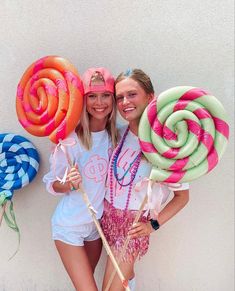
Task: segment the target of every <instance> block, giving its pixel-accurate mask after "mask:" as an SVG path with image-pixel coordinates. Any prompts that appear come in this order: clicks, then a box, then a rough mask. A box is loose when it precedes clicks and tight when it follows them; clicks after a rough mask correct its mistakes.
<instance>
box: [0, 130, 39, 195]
mask: <svg viewBox="0 0 235 291" xmlns="http://www.w3.org/2000/svg"><path fill="white" fill-rule="evenodd" d="M38 168H39V155H38V152H37V150H36V148H35V147H34V145H33V144H32V143H31V142H30V141H29V140H27V139H26V138H24V137H22V136H20V135H15V134H11V133H5V134H0V196H1V194H4V195H5V196H6V198H7V199H8V200H10V199H11V198H12V196H13V191H14V190H16V189H20V188H22V187H24V186H26V185H27V184H29V183H30V182H31V181H32V180H33V178H34V177H35V176H36V174H37V172H38Z"/></svg>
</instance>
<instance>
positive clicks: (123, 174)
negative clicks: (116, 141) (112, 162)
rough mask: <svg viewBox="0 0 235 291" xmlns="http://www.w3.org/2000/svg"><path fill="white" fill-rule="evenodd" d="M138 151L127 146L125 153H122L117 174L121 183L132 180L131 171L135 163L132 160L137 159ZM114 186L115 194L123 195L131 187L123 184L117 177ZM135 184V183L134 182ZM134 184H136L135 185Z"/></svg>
mask: <svg viewBox="0 0 235 291" xmlns="http://www.w3.org/2000/svg"><path fill="white" fill-rule="evenodd" d="M137 154H138V153H137V151H133V150H132V149H131V148H127V149H126V150H125V151H124V152H123V153H120V155H119V157H118V161H117V174H118V177H119V178H120V179H121V180H120V181H119V183H120V184H122V185H125V184H128V183H129V182H130V179H131V173H132V171H133V164H132V162H133V161H134V160H135V158H136V155H137ZM113 182H114V188H115V189H116V190H115V191H114V196H120V195H123V194H124V193H125V192H126V191H128V189H129V185H128V186H121V185H120V184H119V183H118V182H117V180H116V178H114V179H113ZM133 184H134V183H133ZM133 186H134V185H133Z"/></svg>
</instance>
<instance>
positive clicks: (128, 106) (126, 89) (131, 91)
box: [116, 78, 153, 132]
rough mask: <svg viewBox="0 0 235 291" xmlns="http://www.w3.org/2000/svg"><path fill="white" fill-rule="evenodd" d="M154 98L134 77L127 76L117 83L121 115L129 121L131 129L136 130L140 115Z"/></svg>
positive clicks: (117, 98)
mask: <svg viewBox="0 0 235 291" xmlns="http://www.w3.org/2000/svg"><path fill="white" fill-rule="evenodd" d="M152 98H153V94H148V93H146V92H145V91H144V89H143V88H142V87H141V86H140V85H139V83H138V82H137V81H135V80H133V79H132V78H126V79H123V80H121V81H119V82H118V83H117V84H116V102H117V108H118V111H119V113H120V114H121V116H122V117H123V118H124V119H125V120H126V121H128V122H129V126H130V129H132V130H133V132H136V129H138V125H139V121H140V117H141V115H142V113H143V112H144V110H145V108H146V106H147V105H148V103H149V102H150V101H151V99H152Z"/></svg>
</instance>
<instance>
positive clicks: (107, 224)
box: [101, 200, 149, 262]
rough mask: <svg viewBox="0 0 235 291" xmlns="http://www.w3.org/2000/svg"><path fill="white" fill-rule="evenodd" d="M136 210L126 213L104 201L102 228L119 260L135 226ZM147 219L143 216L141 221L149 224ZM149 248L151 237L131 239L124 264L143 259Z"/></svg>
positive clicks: (123, 259) (124, 257)
mask: <svg viewBox="0 0 235 291" xmlns="http://www.w3.org/2000/svg"><path fill="white" fill-rule="evenodd" d="M137 212H138V211H136V210H128V211H124V210H122V209H116V208H114V207H113V206H112V205H111V204H110V203H108V202H107V200H105V201H104V213H103V217H102V219H101V227H102V229H103V232H104V235H105V237H106V239H107V241H108V243H109V245H110V247H111V248H112V251H113V252H114V255H115V256H116V257H117V258H119V256H120V254H121V252H122V248H123V245H124V243H125V240H126V238H127V233H128V231H129V229H130V227H131V226H132V224H133V221H134V219H135V217H136V215H137ZM147 220H148V219H147V218H146V217H145V216H143V215H141V218H140V220H139V221H141V222H147ZM148 246H149V235H148V236H142V237H138V238H134V239H131V240H130V242H129V244H128V247H127V249H126V251H125V255H124V256H123V258H122V261H124V262H133V260H135V259H140V258H141V257H143V256H144V255H145V254H146V253H147V251H148Z"/></svg>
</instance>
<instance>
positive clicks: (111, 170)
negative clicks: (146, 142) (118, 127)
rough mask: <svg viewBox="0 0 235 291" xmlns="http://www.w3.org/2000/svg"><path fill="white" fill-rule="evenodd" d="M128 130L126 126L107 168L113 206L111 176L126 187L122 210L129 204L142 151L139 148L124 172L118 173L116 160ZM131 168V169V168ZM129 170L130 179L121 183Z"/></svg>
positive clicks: (126, 208)
mask: <svg viewBox="0 0 235 291" xmlns="http://www.w3.org/2000/svg"><path fill="white" fill-rule="evenodd" d="M128 132H129V127H127V129H126V131H125V133H124V135H123V137H122V139H121V141H120V142H119V144H118V146H117V148H116V149H115V150H114V154H113V156H112V159H111V165H110V168H109V177H110V179H109V182H110V202H111V205H112V206H114V195H113V194H114V184H113V176H114V177H115V179H116V180H117V183H118V184H119V185H120V186H122V187H128V186H129V188H128V194H127V199H126V205H125V209H124V211H127V210H128V206H129V202H130V198H131V191H132V185H133V181H134V179H135V176H136V173H137V170H138V168H139V164H140V160H141V155H142V152H141V150H140V151H139V153H138V155H137V156H136V157H135V158H134V160H133V161H132V162H131V163H130V164H129V167H128V168H127V170H126V171H125V172H124V174H123V175H122V176H119V175H118V166H117V161H118V157H119V155H120V153H121V151H122V148H123V144H124V142H125V140H126V137H127V134H128ZM131 168H132V170H131ZM129 171H130V172H131V175H130V180H129V181H128V182H125V183H122V182H124V180H125V177H126V175H127V174H128V172H129Z"/></svg>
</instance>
